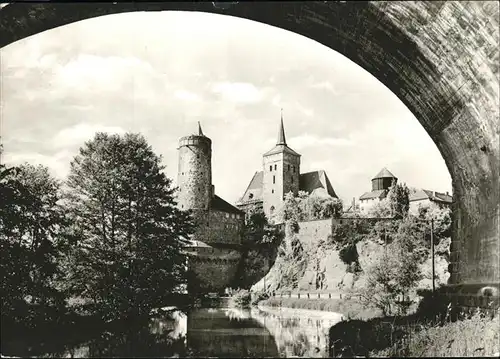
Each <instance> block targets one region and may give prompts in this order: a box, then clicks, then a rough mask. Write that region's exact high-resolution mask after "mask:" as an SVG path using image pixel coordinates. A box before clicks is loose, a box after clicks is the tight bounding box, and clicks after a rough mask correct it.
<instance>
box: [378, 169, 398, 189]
mask: <svg viewBox="0 0 500 359" xmlns="http://www.w3.org/2000/svg"><path fill="white" fill-rule="evenodd" d="M393 181H394V182H395V183H397V182H398V179H397V177H396V176H394V175H393V174H392V173H391V172H390V171H389V170H388V169H387V168H385V167H384V168H382V169H381V170H380V172H379V173H378V174H377V175H376V176H375V177H373V179H372V191H380V190H386V189H389V188H390V187H391V186H392V183H393Z"/></svg>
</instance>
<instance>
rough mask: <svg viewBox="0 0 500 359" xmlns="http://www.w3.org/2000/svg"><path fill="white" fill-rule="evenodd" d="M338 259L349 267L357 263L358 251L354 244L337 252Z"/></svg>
mask: <svg viewBox="0 0 500 359" xmlns="http://www.w3.org/2000/svg"><path fill="white" fill-rule="evenodd" d="M339 257H340V259H341V260H342V262H344V263H345V264H348V265H350V264H351V263H355V262H357V261H358V250H357V249H356V245H355V244H349V245H347V246H346V247H344V248H342V249H341V250H340V251H339Z"/></svg>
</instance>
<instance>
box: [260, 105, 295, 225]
mask: <svg viewBox="0 0 500 359" xmlns="http://www.w3.org/2000/svg"><path fill="white" fill-rule="evenodd" d="M263 166H264V171H263V178H262V197H263V207H264V213H265V214H266V216H267V218H269V219H275V221H277V222H279V221H281V218H279V217H277V215H278V214H279V213H280V212H281V209H282V206H283V200H284V197H285V195H286V194H287V193H288V192H293V194H294V195H297V193H298V192H299V176H300V155H299V154H298V153H297V152H295V151H294V150H292V149H291V148H290V147H288V145H287V144H286V138H285V128H284V126H283V111H282V113H281V123H280V128H279V131H278V141H277V142H276V146H274V148H273V149H272V150H270V151H268V152H266V153H265V154H264V155H263Z"/></svg>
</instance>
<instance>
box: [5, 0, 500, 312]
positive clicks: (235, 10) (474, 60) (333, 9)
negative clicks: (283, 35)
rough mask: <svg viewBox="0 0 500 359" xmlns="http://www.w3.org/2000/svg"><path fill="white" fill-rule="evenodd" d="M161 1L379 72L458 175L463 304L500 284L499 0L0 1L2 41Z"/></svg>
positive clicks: (455, 273)
mask: <svg viewBox="0 0 500 359" xmlns="http://www.w3.org/2000/svg"><path fill="white" fill-rule="evenodd" d="M159 10H191V11H193V10H194V11H205V12H213V13H223V14H227V15H231V16H236V17H242V18H246V19H251V20H255V21H259V22H262V23H265V24H269V25H273V26H277V27H281V28H283V29H286V30H289V31H292V32H296V33H298V34H301V35H303V36H306V37H309V38H311V39H313V40H316V41H318V42H319V43H321V44H324V45H325V46H328V47H330V48H332V49H333V50H336V51H338V52H340V53H342V54H343V55H345V56H346V57H348V58H349V59H351V60H352V61H354V62H356V63H357V64H359V65H360V66H361V67H363V68H364V69H365V70H367V71H368V72H370V73H371V74H372V75H374V76H375V77H376V78H377V79H379V80H380V81H381V82H382V83H383V84H384V85H386V86H387V87H388V88H389V89H390V90H391V91H393V93H394V94H396V95H397V96H398V97H399V99H401V101H403V103H404V104H405V105H406V106H407V107H408V108H409V109H410V110H411V111H412V112H413V114H414V115H415V117H416V118H417V119H418V120H419V122H420V123H421V124H422V126H423V127H424V128H425V129H426V131H427V132H428V133H429V135H430V136H431V138H432V139H433V140H434V142H435V143H436V145H437V147H438V148H439V150H440V151H441V154H442V155H443V158H444V160H445V162H446V164H447V166H448V169H449V171H450V174H451V177H452V179H453V195H454V206H453V236H452V238H453V240H452V248H451V264H450V272H451V276H450V283H452V284H455V285H460V286H459V287H460V291H461V292H462V294H461V295H460V298H458V297H457V298H458V299H459V300H458V302H457V303H458V304H459V305H475V304H476V302H475V299H474V298H476V294H477V293H478V288H481V286H486V285H489V286H496V287H497V288H498V287H499V283H498V281H499V279H498V278H500V264H499V263H500V262H499V253H500V246H499V242H500V233H499V216H500V198H499V194H500V181H499V173H500V165H499V160H500V154H499V151H500V150H499V126H498V118H499V75H498V68H499V47H498V42H499V39H500V36H499V29H498V27H499V26H498V25H499V22H500V21H499V4H498V2H494V1H487V2H475V1H460V2H459V1H432V2H423V1H422V2H406V1H405V2H403V1H401V2H399V1H379V2H369V3H368V2H354V1H353V2H350V1H348V2H339V1H318V2H300V3H298V2H286V3H282V2H258V3H247V2H239V3H238V4H235V5H233V6H231V7H229V8H225V9H220V8H215V7H213V6H212V4H211V3H210V2H162V3H115V4H112V3H108V4H98V5H95V4H88V3H87V4H85V3H79V4H47V3H43V4H26V3H14V4H9V5H7V6H5V7H4V8H2V9H1V10H0V11H1V14H2V17H1V22H0V29H1V32H2V38H1V40H0V45H1V46H6V45H8V44H9V43H12V42H14V41H16V40H19V39H22V38H24V37H27V36H30V35H33V34H36V33H38V32H41V31H44V30H47V29H51V28H54V27H57V26H61V25H64V24H68V23H71V22H75V21H79V20H82V19H86V18H90V17H95V16H101V15H107V14H113V13H120V12H130V11H159ZM468 288H469V289H468ZM479 292H482V291H481V290H479Z"/></svg>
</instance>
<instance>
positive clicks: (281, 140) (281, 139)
mask: <svg viewBox="0 0 500 359" xmlns="http://www.w3.org/2000/svg"><path fill="white" fill-rule="evenodd" d="M276 145H285V146H286V139H285V128H284V127H283V109H281V124H280V130H279V133H278V143H276Z"/></svg>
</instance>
